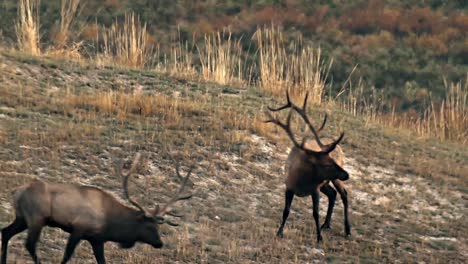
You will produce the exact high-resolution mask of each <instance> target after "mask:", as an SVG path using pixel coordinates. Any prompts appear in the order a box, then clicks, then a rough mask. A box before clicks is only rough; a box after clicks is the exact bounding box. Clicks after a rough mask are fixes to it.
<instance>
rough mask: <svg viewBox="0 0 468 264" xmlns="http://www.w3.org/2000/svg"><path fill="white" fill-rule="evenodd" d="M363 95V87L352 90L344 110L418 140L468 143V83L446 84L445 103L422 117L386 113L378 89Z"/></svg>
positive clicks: (431, 104)
mask: <svg viewBox="0 0 468 264" xmlns="http://www.w3.org/2000/svg"><path fill="white" fill-rule="evenodd" d="M364 93H365V92H364V87H363V86H361V85H358V87H357V88H356V89H350V91H349V94H348V96H347V97H346V98H345V100H344V102H343V103H342V104H341V107H342V109H344V110H345V111H347V112H349V113H351V114H353V115H355V116H363V117H365V118H366V120H367V122H368V123H374V124H380V125H383V126H385V127H389V128H393V129H397V130H401V129H403V130H405V131H408V132H409V133H412V134H413V135H416V136H418V137H423V138H437V139H439V140H442V141H445V140H450V141H454V142H459V143H461V144H467V143H468V108H467V107H468V79H466V80H465V81H460V82H458V83H450V84H446V95H445V100H443V101H442V102H441V103H440V104H436V103H434V102H433V101H431V102H430V103H429V105H428V107H427V108H426V110H425V111H424V112H423V113H422V114H419V113H416V112H415V111H410V112H405V113H397V112H395V110H394V109H393V111H391V112H390V113H387V112H385V111H384V110H383V109H382V105H383V102H382V100H383V99H382V97H383V96H382V94H380V93H379V92H378V91H377V90H375V89H373V90H371V93H369V92H366V93H367V94H364Z"/></svg>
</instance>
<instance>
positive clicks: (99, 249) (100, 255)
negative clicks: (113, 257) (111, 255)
mask: <svg viewBox="0 0 468 264" xmlns="http://www.w3.org/2000/svg"><path fill="white" fill-rule="evenodd" d="M89 243H91V247H92V248H93V253H94V257H95V258H96V262H97V263H98V264H106V258H105V256H104V243H103V242H98V241H89Z"/></svg>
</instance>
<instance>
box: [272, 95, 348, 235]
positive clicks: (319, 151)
mask: <svg viewBox="0 0 468 264" xmlns="http://www.w3.org/2000/svg"><path fill="white" fill-rule="evenodd" d="M286 99H287V103H286V104H285V105H284V106H281V107H278V108H272V107H268V110H269V111H271V112H277V111H281V110H283V109H287V108H290V111H289V114H288V117H287V119H286V123H283V122H281V121H279V120H278V119H277V118H275V117H273V116H272V114H271V113H270V112H267V115H268V116H269V118H270V119H269V120H267V121H265V122H266V123H274V124H276V125H278V126H279V127H281V128H282V129H283V130H284V131H285V132H286V134H287V135H288V136H289V138H290V139H291V141H292V142H293V147H292V148H291V151H290V152H289V156H288V159H287V161H286V166H285V168H286V180H285V184H286V191H285V207H284V210H283V218H282V221H281V225H280V227H279V229H278V232H277V236H279V237H283V229H284V225H285V223H286V220H287V218H288V216H289V211H290V208H291V204H292V201H293V198H294V196H295V195H296V196H299V197H305V196H309V195H310V196H312V204H313V217H314V220H315V225H316V230H317V242H320V241H321V240H322V235H321V228H324V229H325V228H328V227H329V226H330V221H331V214H332V211H333V206H334V202H335V198H336V191H335V190H334V189H333V188H332V187H331V186H330V185H329V182H330V181H332V182H333V184H335V186H338V187H337V188H340V187H341V186H343V187H344V185H343V184H342V181H346V180H347V179H349V174H348V173H347V172H346V171H345V170H344V169H343V168H342V166H343V159H342V151H341V148H340V149H337V147H338V144H339V143H340V141H341V140H342V139H343V137H344V132H342V133H341V135H340V136H339V137H338V139H336V140H327V141H326V143H324V142H325V141H324V142H322V140H320V137H319V136H318V133H317V131H316V130H315V128H314V126H313V125H312V123H311V122H310V120H309V118H308V117H307V114H306V111H305V109H306V105H307V99H308V94H306V96H305V98H304V103H303V106H302V108H300V107H298V106H296V105H295V104H294V103H292V102H291V100H290V98H289V93H288V92H287V91H286ZM293 111H294V112H297V113H298V114H299V115H300V116H301V118H302V119H303V120H304V122H305V123H306V125H307V126H308V128H309V130H310V131H311V132H312V134H313V135H314V137H315V142H313V141H306V138H304V139H303V140H302V142H301V143H299V142H298V141H297V140H296V138H295V136H294V133H293V132H292V131H291V117H292V114H293ZM325 122H326V118H325V119H324V122H323V123H322V126H321V128H320V130H321V129H322V128H323V126H324V125H325ZM333 153H337V154H333ZM340 154H341V155H340ZM334 155H336V156H338V157H336V156H335V158H334V157H333V156H334ZM340 156H341V158H340ZM319 190H320V191H321V192H323V193H325V194H326V195H327V196H328V198H329V206H328V211H327V216H326V219H325V223H324V224H323V225H322V227H320V224H319V199H320V196H319ZM341 190H344V188H343V189H340V194H341ZM342 198H343V203H344V204H345V208H346V210H345V229H346V234H347V235H348V234H349V233H350V227H349V223H348V218H347V198H346V191H345V190H344V195H342Z"/></svg>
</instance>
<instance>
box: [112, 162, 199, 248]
mask: <svg viewBox="0 0 468 264" xmlns="http://www.w3.org/2000/svg"><path fill="white" fill-rule="evenodd" d="M140 157H141V155H140V153H137V154H136V155H135V158H134V159H133V162H132V166H131V168H130V170H129V171H128V172H126V173H124V172H122V167H123V166H122V161H120V160H119V161H118V162H117V164H116V173H117V174H118V175H119V176H120V177H122V178H123V181H122V185H123V186H122V187H123V192H124V196H125V198H126V199H127V200H128V201H129V202H130V203H131V204H132V205H133V206H135V207H136V208H137V209H138V210H137V217H138V219H139V221H140V225H141V226H143V228H139V229H138V230H135V231H138V232H139V233H140V234H137V237H138V241H142V242H144V243H147V244H150V245H152V246H153V247H155V248H161V247H162V246H163V243H162V241H161V238H160V236H159V232H158V225H161V224H164V223H166V224H168V225H171V226H178V224H177V223H174V222H172V221H170V220H168V219H166V218H165V216H166V215H170V216H173V217H182V215H179V214H176V213H174V212H172V211H171V207H172V206H173V205H174V204H175V203H176V202H178V201H181V200H187V199H190V198H191V197H192V195H191V194H184V188H185V186H186V185H187V182H188V181H189V177H190V174H191V173H192V170H193V167H191V168H190V169H189V171H188V173H187V175H186V176H185V177H182V176H181V175H180V172H179V165H178V164H177V165H176V173H177V175H178V176H179V178H181V179H182V183H181V186H180V187H179V190H178V191H177V192H176V194H175V195H174V196H173V197H172V198H171V199H170V200H169V202H167V203H166V204H165V205H163V206H162V207H160V206H159V205H156V207H155V208H154V209H149V210H145V209H144V208H143V207H142V206H141V205H140V204H139V203H138V202H136V201H135V200H133V199H132V198H131V197H130V194H129V191H128V180H129V177H130V175H131V174H132V173H133V172H134V171H135V168H136V165H137V164H138V162H139V159H140ZM133 244H134V243H127V244H121V247H123V248H130V247H132V246H133Z"/></svg>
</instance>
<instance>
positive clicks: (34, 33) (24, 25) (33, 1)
mask: <svg viewBox="0 0 468 264" xmlns="http://www.w3.org/2000/svg"><path fill="white" fill-rule="evenodd" d="M39 7H40V0H19V3H18V19H17V21H16V26H15V29H16V37H17V41H18V49H19V50H20V51H23V52H26V53H29V54H32V55H36V56H37V55H41V48H40V35H39Z"/></svg>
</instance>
